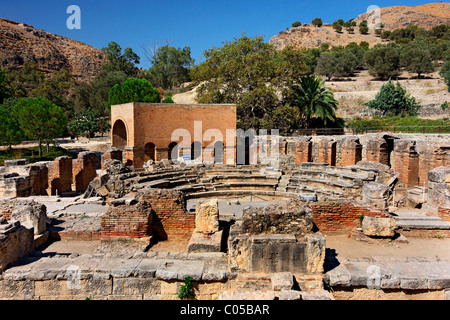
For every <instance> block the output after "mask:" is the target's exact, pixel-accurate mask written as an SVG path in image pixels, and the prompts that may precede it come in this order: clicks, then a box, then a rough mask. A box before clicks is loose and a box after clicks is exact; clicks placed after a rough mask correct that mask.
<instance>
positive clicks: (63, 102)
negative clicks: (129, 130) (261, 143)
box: [0, 20, 450, 149]
mask: <svg viewBox="0 0 450 320" xmlns="http://www.w3.org/2000/svg"><path fill="white" fill-rule="evenodd" d="M337 23H338V24H339V25H341V24H342V26H343V27H353V24H354V21H353V20H351V21H348V22H343V21H338V22H337ZM315 24H316V25H317V26H320V25H321V21H319V20H316V21H315ZM363 26H364V25H363ZM449 35H450V28H449V27H448V26H445V27H443V26H439V27H435V28H433V29H431V30H429V31H427V30H425V31H424V30H422V29H421V28H418V27H414V26H410V27H408V28H405V29H400V30H395V31H392V32H391V33H390V37H391V36H392V39H393V41H391V42H389V43H387V44H378V45H376V46H374V47H373V48H369V44H368V43H367V42H364V41H363V42H361V43H360V44H356V43H350V44H349V45H347V46H345V47H343V46H334V47H332V48H330V47H329V45H327V44H323V45H322V46H321V47H320V48H310V49H295V48H293V47H286V48H284V49H283V50H281V51H277V50H275V48H274V47H273V46H272V45H270V44H268V43H266V42H265V41H264V37H263V36H255V37H253V38H252V37H248V36H246V35H243V36H241V37H240V38H235V39H234V40H233V41H226V42H224V43H223V46H222V47H219V48H217V47H213V48H211V49H208V50H206V51H205V52H204V54H203V56H204V59H205V60H204V61H203V62H202V63H199V64H195V61H194V59H192V58H191V52H190V48H189V47H184V48H175V47H171V46H169V45H165V46H162V47H160V48H158V49H157V50H155V51H154V53H153V54H152V55H151V57H150V60H151V67H150V68H149V69H147V70H143V69H140V68H138V67H137V65H138V64H139V63H140V57H139V56H138V55H137V54H136V53H135V52H133V50H132V49H131V48H126V49H125V50H122V48H121V47H120V46H119V44H117V43H115V42H110V43H109V44H108V46H107V47H105V48H103V50H104V51H105V53H106V55H107V61H108V62H107V63H105V64H104V65H103V66H102V68H101V70H100V71H99V73H98V74H97V75H96V76H95V78H94V79H93V80H92V81H90V82H84V83H76V82H75V81H74V80H73V79H72V78H71V76H70V74H69V72H67V71H66V70H61V71H59V72H56V73H54V74H52V75H51V76H45V75H44V74H43V73H42V72H41V71H40V70H39V68H38V67H37V65H36V64H25V65H23V67H22V68H21V69H20V70H9V71H8V70H6V69H2V70H0V126H2V127H1V128H0V143H1V144H3V145H9V146H11V145H13V144H15V143H17V142H18V141H20V140H21V139H25V138H26V139H36V140H39V142H40V143H39V144H41V143H45V142H46V143H47V145H48V143H49V142H50V141H51V140H52V139H54V138H55V137H58V136H61V135H64V134H70V135H73V136H78V135H83V136H87V137H92V136H93V135H95V134H96V133H102V132H108V130H109V128H110V124H109V112H110V106H111V105H113V104H119V103H126V102H130V101H144V102H158V103H159V102H165V103H173V100H172V99H171V95H172V94H173V92H179V91H180V90H187V89H186V88H184V89H180V88H181V85H182V84H184V83H186V82H191V87H193V86H195V85H198V89H197V100H198V102H199V103H236V104H237V114H238V126H239V127H240V128H243V129H248V128H254V129H262V128H265V129H272V128H278V129H280V130H281V133H282V134H289V133H291V132H293V131H294V130H296V129H299V128H314V127H324V126H330V127H339V126H343V121H342V119H337V118H336V116H335V110H336V108H337V105H338V103H337V101H336V99H335V98H334V96H333V94H332V92H331V90H330V89H329V88H326V86H325V81H324V80H323V79H322V78H321V77H325V78H326V79H327V80H330V79H332V78H339V77H349V76H353V75H354V74H355V73H356V72H358V71H359V70H361V69H367V70H368V71H369V73H370V74H372V75H373V76H374V77H376V78H379V79H382V80H388V79H391V78H392V79H395V78H396V77H398V76H399V74H400V73H401V71H402V70H407V71H409V72H412V73H417V77H418V78H420V77H422V75H423V74H426V73H429V72H432V71H434V70H436V67H437V66H438V64H439V63H440V62H441V61H442V60H445V61H444V63H443V65H442V67H441V69H440V74H441V76H442V77H443V78H444V79H445V81H446V82H447V84H449V81H450V80H449V79H450V62H449V58H450V55H449V53H450V51H449V49H450V42H449V39H450V36H449ZM392 85H393V84H392V83H391V82H389V83H388V84H386V88H385V89H386V90H385V91H386V92H387V93H385V94H382V95H381V97H383V96H392V95H394V96H395V95H398V96H402V97H407V96H408V95H407V94H406V92H405V91H404V90H401V88H400V87H399V86H398V85H397V86H396V87H395V86H394V89H395V90H394V89H393V88H392ZM383 87H385V86H383ZM380 94H381V91H380ZM400 100H401V99H400ZM402 101H403V102H405V101H406V102H405V103H407V104H409V105H410V107H404V106H400V107H398V108H397V109H398V110H400V111H398V112H397V109H396V108H394V107H392V106H391V107H392V110H396V111H392V110H391V111H388V112H384V111H383V112H384V114H385V115H389V114H405V113H408V114H414V113H417V110H418V106H417V104H416V103H415V102H413V101H412V100H411V99H406V98H405V99H403V100H402ZM403 102H402V103H403ZM367 105H368V106H369V107H371V108H380V110H381V109H382V108H386V105H384V106H383V104H377V103H372V102H369V103H368V104H367ZM380 106H381V107H380ZM33 108H34V109H36V110H34V109H33ZM405 110H406V111H405ZM27 111H29V112H28V114H27ZM32 112H36V116H35V117H33V119H35V120H36V121H37V122H39V123H35V124H33V125H35V127H34V128H31V129H30V128H28V127H27V125H31V122H33V121H31V120H30V118H27V116H28V117H30V115H31V114H33V113H32ZM38 115H40V116H38ZM27 119H28V120H27ZM43 127H45V128H48V130H41V129H42V128H43ZM44 131H45V132H44ZM40 149H41V148H40Z"/></svg>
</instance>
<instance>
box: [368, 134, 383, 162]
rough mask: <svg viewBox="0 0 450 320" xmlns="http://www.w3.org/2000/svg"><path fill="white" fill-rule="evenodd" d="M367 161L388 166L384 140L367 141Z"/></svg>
mask: <svg viewBox="0 0 450 320" xmlns="http://www.w3.org/2000/svg"><path fill="white" fill-rule="evenodd" d="M366 159H367V161H374V162H379V163H382V164H385V165H389V150H388V144H387V142H386V140H384V139H376V140H369V141H367V144H366Z"/></svg>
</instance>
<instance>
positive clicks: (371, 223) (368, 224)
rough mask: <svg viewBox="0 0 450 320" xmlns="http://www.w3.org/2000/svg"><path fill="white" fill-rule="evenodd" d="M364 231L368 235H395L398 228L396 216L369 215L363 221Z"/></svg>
mask: <svg viewBox="0 0 450 320" xmlns="http://www.w3.org/2000/svg"><path fill="white" fill-rule="evenodd" d="M362 228H363V233H364V234H365V235H367V236H375V237H393V236H394V234H395V229H396V222H395V219H394V218H389V217H386V218H384V217H368V216H365V217H364V219H363V222H362Z"/></svg>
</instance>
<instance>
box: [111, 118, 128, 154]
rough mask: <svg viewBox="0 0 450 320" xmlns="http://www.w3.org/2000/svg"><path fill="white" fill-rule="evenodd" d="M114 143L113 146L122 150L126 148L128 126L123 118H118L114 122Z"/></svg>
mask: <svg viewBox="0 0 450 320" xmlns="http://www.w3.org/2000/svg"><path fill="white" fill-rule="evenodd" d="M112 145H113V147H116V148H119V149H121V150H124V149H125V146H126V145H127V128H126V127H125V123H123V121H122V120H116V122H114V126H113V130H112Z"/></svg>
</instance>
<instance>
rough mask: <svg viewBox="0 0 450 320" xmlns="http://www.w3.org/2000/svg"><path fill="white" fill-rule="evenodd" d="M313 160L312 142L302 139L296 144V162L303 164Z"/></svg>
mask: <svg viewBox="0 0 450 320" xmlns="http://www.w3.org/2000/svg"><path fill="white" fill-rule="evenodd" d="M311 161H312V142H311V141H300V142H298V143H297V144H296V154H295V163H296V164H301V163H303V162H311Z"/></svg>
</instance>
